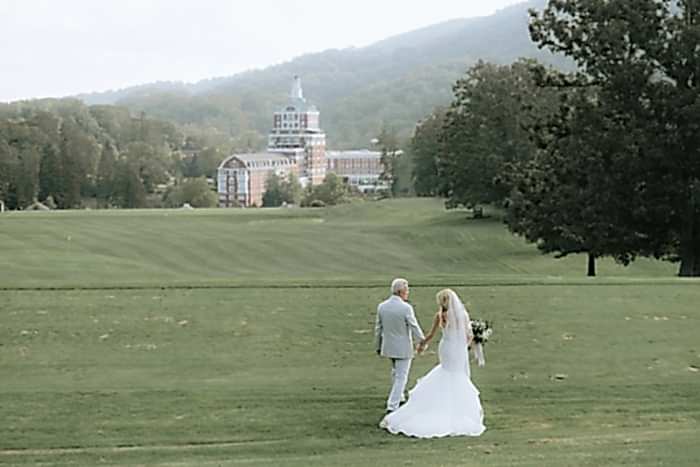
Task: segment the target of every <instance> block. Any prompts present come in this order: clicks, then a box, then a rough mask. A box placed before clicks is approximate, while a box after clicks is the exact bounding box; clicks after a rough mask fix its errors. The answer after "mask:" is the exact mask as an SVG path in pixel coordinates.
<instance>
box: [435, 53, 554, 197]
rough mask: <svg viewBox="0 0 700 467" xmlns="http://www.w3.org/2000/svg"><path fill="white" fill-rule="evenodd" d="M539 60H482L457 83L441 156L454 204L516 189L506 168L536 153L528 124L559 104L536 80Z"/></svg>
mask: <svg viewBox="0 0 700 467" xmlns="http://www.w3.org/2000/svg"><path fill="white" fill-rule="evenodd" d="M535 64H536V62H533V61H519V62H516V63H514V64H512V65H507V66H499V65H493V64H490V63H485V62H481V61H480V62H478V63H477V64H476V65H474V66H473V67H472V68H470V69H469V70H468V71H467V73H466V76H465V77H464V78H461V79H460V80H458V81H457V83H456V84H455V86H454V94H455V97H454V100H453V101H452V104H451V105H450V108H449V109H448V111H447V114H446V115H445V119H444V123H443V131H442V135H441V145H440V149H441V153H440V157H439V159H438V168H439V174H440V178H441V180H442V182H443V184H442V185H441V191H442V194H443V195H445V196H446V197H447V205H448V207H457V206H460V205H461V206H467V207H473V206H476V205H479V204H489V203H495V204H501V203H502V202H503V201H504V200H505V199H506V197H507V196H508V193H509V192H510V187H509V186H508V185H507V183H505V178H504V177H503V174H504V171H505V167H506V166H507V165H508V164H512V163H516V162H519V161H527V160H529V159H531V158H532V157H533V154H534V145H533V143H532V141H531V140H530V135H529V133H528V130H527V127H528V126H529V125H532V124H533V123H534V121H535V119H536V118H542V116H543V115H546V114H548V113H550V112H552V111H553V109H554V108H555V106H556V103H557V100H556V93H555V92H554V91H552V90H545V89H541V88H538V86H537V85H536V83H535V81H534V77H533V74H532V68H533V67H534V66H535Z"/></svg>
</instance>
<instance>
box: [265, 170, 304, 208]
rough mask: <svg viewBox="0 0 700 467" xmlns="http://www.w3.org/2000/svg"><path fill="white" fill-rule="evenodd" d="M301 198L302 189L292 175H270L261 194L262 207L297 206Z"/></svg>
mask: <svg viewBox="0 0 700 467" xmlns="http://www.w3.org/2000/svg"><path fill="white" fill-rule="evenodd" d="M301 197H302V187H301V184H300V183H299V179H298V178H297V176H296V175H294V174H293V173H290V174H288V175H286V176H284V177H280V176H279V175H277V174H275V173H271V174H270V176H269V177H268V178H267V180H266V182H265V193H264V194H263V206H264V207H278V206H282V204H285V203H286V204H299V202H300V201H301Z"/></svg>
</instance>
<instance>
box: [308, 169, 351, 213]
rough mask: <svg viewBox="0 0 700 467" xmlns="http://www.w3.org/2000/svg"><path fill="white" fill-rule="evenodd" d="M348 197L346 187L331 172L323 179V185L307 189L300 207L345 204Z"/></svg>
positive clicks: (348, 191) (348, 192)
mask: <svg viewBox="0 0 700 467" xmlns="http://www.w3.org/2000/svg"><path fill="white" fill-rule="evenodd" d="M349 195H350V189H349V188H348V185H347V184H346V183H345V182H344V181H343V179H342V178H340V177H339V176H337V175H336V174H334V173H332V172H331V173H329V174H327V175H326V178H324V179H323V183H321V184H320V185H316V186H313V187H312V186H309V187H308V188H307V190H306V193H305V194H304V199H303V200H302V202H301V205H302V206H306V207H313V206H314V204H316V205H319V204H320V205H324V206H334V205H336V204H341V203H344V202H346V201H347V199H348V197H349Z"/></svg>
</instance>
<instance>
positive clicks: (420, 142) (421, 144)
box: [410, 108, 445, 196]
mask: <svg viewBox="0 0 700 467" xmlns="http://www.w3.org/2000/svg"><path fill="white" fill-rule="evenodd" d="M444 122H445V110H444V109H441V108H438V109H435V110H434V111H433V112H432V113H431V114H430V115H429V116H428V117H427V118H425V119H424V120H422V121H421V122H419V123H418V124H417V125H416V129H415V131H414V133H413V137H412V138H411V144H410V153H411V157H412V158H413V173H412V179H413V187H414V190H415V192H416V194H417V195H418V196H437V195H438V194H439V193H441V192H444V191H445V190H444V188H442V186H441V178H440V176H439V174H438V160H439V159H440V157H441V155H442V151H443V150H444V149H443V146H442V127H443V125H444Z"/></svg>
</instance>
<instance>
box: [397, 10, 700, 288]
mask: <svg viewBox="0 0 700 467" xmlns="http://www.w3.org/2000/svg"><path fill="white" fill-rule="evenodd" d="M530 19H531V21H530V35H531V38H532V40H533V41H534V42H535V43H536V44H537V45H538V46H539V47H540V48H544V49H548V50H549V51H551V52H554V53H557V54H562V55H564V56H566V57H568V58H570V59H572V60H573V61H574V62H575V63H576V65H577V69H576V71H573V72H570V73H564V72H561V71H558V70H554V69H552V68H548V67H545V66H543V65H541V64H539V63H538V62H535V61H531V60H521V61H518V62H516V63H513V64H511V65H508V66H497V65H493V64H489V63H483V62H481V63H478V64H477V65H475V66H474V67H472V68H471V69H469V71H468V72H467V73H466V75H465V76H464V77H463V78H461V79H460V80H459V81H457V83H456V84H455V86H454V99H453V101H452V103H451V104H450V105H449V107H447V108H444V109H436V110H435V111H434V112H433V113H432V114H431V115H430V116H428V117H427V118H425V119H424V120H423V121H422V122H420V123H419V125H418V126H417V127H416V130H415V132H414V135H413V138H412V140H411V144H410V147H411V153H412V156H413V159H414V186H415V190H416V192H417V194H419V195H422V196H435V195H440V196H445V197H446V199H447V204H448V206H449V207H457V206H466V207H474V206H479V205H483V204H494V205H497V206H501V207H502V208H503V209H504V210H505V222H506V224H507V226H508V228H509V229H510V230H511V231H512V232H514V233H516V234H519V235H522V236H523V237H524V238H526V239H527V240H528V241H530V242H533V243H536V244H537V246H538V247H539V248H540V249H541V250H542V251H543V252H547V253H555V254H556V255H557V256H565V255H568V254H573V253H586V254H587V255H588V258H589V261H588V273H589V275H595V260H596V259H597V258H600V257H612V258H614V259H615V260H616V261H618V262H620V263H622V264H629V263H630V262H631V261H633V260H634V259H635V258H637V257H653V258H657V259H665V260H669V261H675V262H679V263H680V268H679V274H680V275H681V276H699V275H700V131H698V130H700V94H699V93H698V84H699V80H700V51H699V49H698V47H697V44H698V42H699V40H700V0H681V1H677V2H676V1H671V0H607V1H604V0H567V1H564V0H550V1H549V2H548V4H547V6H546V8H545V9H544V10H542V11H540V12H537V11H531V12H530Z"/></svg>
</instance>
